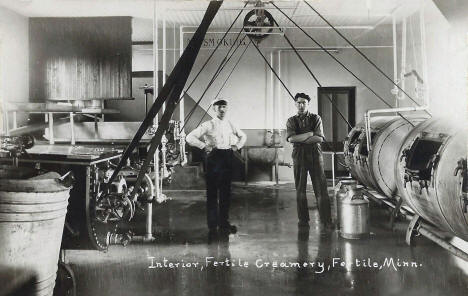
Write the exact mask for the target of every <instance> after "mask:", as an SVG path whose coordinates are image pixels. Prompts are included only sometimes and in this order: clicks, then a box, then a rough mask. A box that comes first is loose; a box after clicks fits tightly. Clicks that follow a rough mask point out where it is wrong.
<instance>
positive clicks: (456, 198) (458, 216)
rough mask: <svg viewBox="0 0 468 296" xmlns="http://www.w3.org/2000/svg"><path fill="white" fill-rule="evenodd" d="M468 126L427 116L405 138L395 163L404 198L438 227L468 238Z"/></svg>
mask: <svg viewBox="0 0 468 296" xmlns="http://www.w3.org/2000/svg"><path fill="white" fill-rule="evenodd" d="M467 133H468V131H467V130H466V125H465V126H463V125H461V124H459V123H458V124H454V123H450V122H448V121H447V120H442V119H428V120H426V121H424V122H423V123H421V124H420V125H418V126H417V127H416V128H414V129H413V130H412V131H411V132H410V133H409V134H408V136H407V137H406V138H405V140H404V142H403V145H402V147H401V149H400V151H399V158H398V160H397V162H396V165H395V179H396V182H397V186H398V190H399V191H400V193H401V195H402V197H403V199H404V201H405V202H406V203H407V204H408V205H409V206H410V207H411V208H412V209H413V210H414V211H415V212H416V213H417V214H418V215H419V216H421V217H423V218H424V219H425V220H427V221H429V222H431V223H433V224H434V225H436V226H438V227H439V228H441V229H443V230H446V231H449V232H451V233H453V234H455V235H456V236H458V237H460V238H462V239H464V240H468V214H467V210H468V199H467V191H468V188H467V182H468V180H467V172H466V158H467Z"/></svg>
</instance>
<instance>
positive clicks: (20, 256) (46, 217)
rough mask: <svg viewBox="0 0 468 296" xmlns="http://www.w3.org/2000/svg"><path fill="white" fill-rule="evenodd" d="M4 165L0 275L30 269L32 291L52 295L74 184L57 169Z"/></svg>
mask: <svg viewBox="0 0 468 296" xmlns="http://www.w3.org/2000/svg"><path fill="white" fill-rule="evenodd" d="M32 175H34V170H31V169H26V168H15V167H5V166H3V167H1V168H0V237H1V239H0V250H1V252H0V276H1V275H2V274H5V273H6V272H8V273H12V272H13V273H15V274H18V276H20V275H21V274H22V273H25V272H26V273H28V274H30V275H32V276H33V278H34V283H33V287H32V288H31V294H30V295H35V296H38V295H40V296H42V295H52V294H53V290H54V285H55V278H56V272H57V263H58V259H59V252H60V243H61V241H62V232H63V227H64V222H65V215H66V213H67V206H68V197H69V192H70V188H69V187H65V186H64V185H62V183H61V181H60V180H59V179H58V178H56V177H58V176H59V175H58V174H56V173H48V174H44V175H42V176H36V177H32V178H29V179H25V178H28V177H30V176H32Z"/></svg>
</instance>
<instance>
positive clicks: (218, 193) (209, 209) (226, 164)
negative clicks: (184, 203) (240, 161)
mask: <svg viewBox="0 0 468 296" xmlns="http://www.w3.org/2000/svg"><path fill="white" fill-rule="evenodd" d="M231 179H232V150H231V149H226V150H223V149H214V150H213V151H211V152H210V153H209V154H208V155H207V157H206V195H207V200H206V215H207V221H208V227H209V228H215V227H217V226H220V227H225V226H228V225H229V205H230V201H231Z"/></svg>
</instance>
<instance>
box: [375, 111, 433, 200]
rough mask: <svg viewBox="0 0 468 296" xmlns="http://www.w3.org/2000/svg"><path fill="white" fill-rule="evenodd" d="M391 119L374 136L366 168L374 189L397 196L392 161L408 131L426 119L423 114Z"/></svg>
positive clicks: (390, 195) (387, 194) (395, 157)
mask: <svg viewBox="0 0 468 296" xmlns="http://www.w3.org/2000/svg"><path fill="white" fill-rule="evenodd" d="M405 118H406V119H403V118H401V117H398V118H395V119H393V120H391V121H390V122H389V123H388V124H386V125H385V126H384V127H383V128H382V129H381V130H380V131H379V132H378V133H377V134H376V136H375V138H374V139H373V141H372V149H371V151H370V152H369V155H368V158H367V162H368V164H369V166H368V167H366V169H369V173H370V175H371V176H372V180H373V182H374V185H375V186H376V188H375V189H377V190H378V191H380V192H381V193H383V194H385V195H386V196H388V197H395V196H398V195H399V194H398V190H397V186H396V182H395V170H394V169H395V168H394V166H393V163H394V162H395V159H397V157H398V151H399V149H400V147H401V145H402V144H403V140H404V139H405V137H406V136H407V135H408V133H409V132H410V131H411V130H412V129H413V128H414V127H415V126H417V125H418V124H420V123H421V122H423V121H424V120H426V119H427V117H425V116H405Z"/></svg>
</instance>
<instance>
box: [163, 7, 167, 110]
mask: <svg viewBox="0 0 468 296" xmlns="http://www.w3.org/2000/svg"><path fill="white" fill-rule="evenodd" d="M162 33H163V37H162V38H163V40H162V42H163V44H162V47H163V48H162V49H163V52H162V55H163V60H162V63H163V65H162V85H164V84H165V83H166V69H167V64H166V63H167V62H166V54H167V53H166V37H167V36H166V11H165V10H164V11H163V27H162ZM164 110H166V102H164V103H163V105H162V112H164Z"/></svg>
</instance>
